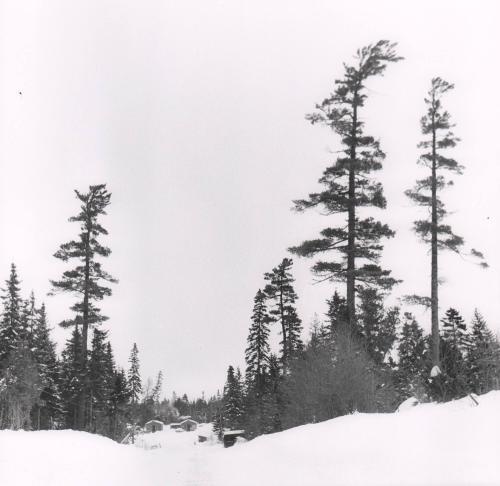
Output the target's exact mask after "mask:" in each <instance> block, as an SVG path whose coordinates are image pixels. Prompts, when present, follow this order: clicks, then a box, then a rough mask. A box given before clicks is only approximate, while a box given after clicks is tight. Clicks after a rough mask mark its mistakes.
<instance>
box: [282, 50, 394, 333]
mask: <svg viewBox="0 0 500 486" xmlns="http://www.w3.org/2000/svg"><path fill="white" fill-rule="evenodd" d="M395 46H396V44H394V43H391V42H389V41H386V40H381V41H379V42H377V43H376V44H374V45H369V46H367V47H364V48H362V49H360V50H358V52H357V55H356V63H355V65H347V64H345V65H344V70H345V72H344V76H343V78H341V79H338V80H336V81H335V84H336V87H335V90H334V92H333V93H332V94H331V95H330V96H328V97H327V98H325V99H324V100H323V101H322V102H321V103H320V104H318V105H317V106H316V108H317V111H316V112H315V113H313V114H311V115H308V116H307V119H308V120H309V121H310V122H311V123H313V124H316V123H319V124H321V125H324V126H326V127H328V128H330V129H331V130H333V132H334V133H336V134H337V135H338V136H339V137H340V140H341V145H342V149H341V150H340V155H339V157H338V158H337V160H336V161H335V162H334V163H333V164H332V165H331V166H329V167H327V168H326V169H325V171H324V172H323V176H322V177H321V178H320V179H319V182H320V183H321V184H322V185H323V186H325V189H324V190H323V191H321V192H317V193H312V194H310V195H309V197H308V198H307V199H301V200H297V201H295V209H296V210H297V211H304V210H306V209H310V208H321V209H322V212H323V214H325V215H327V216H330V217H331V216H333V215H339V216H342V217H343V218H342V219H343V221H339V224H337V225H336V226H329V227H327V228H325V229H323V230H322V231H321V233H320V236H319V237H318V238H316V239H313V240H307V241H304V242H303V243H302V244H300V245H299V246H295V247H293V248H291V249H290V250H291V251H292V252H293V253H295V254H297V255H299V256H302V257H314V256H317V255H323V254H325V253H329V252H337V253H338V255H339V256H338V258H337V259H336V260H333V261H331V260H326V259H323V258H322V259H320V260H318V261H317V262H316V263H315V264H314V266H313V268H312V270H313V273H314V274H315V275H317V276H318V277H319V279H320V280H331V281H336V282H345V284H346V298H347V314H348V321H349V324H350V326H351V328H352V329H354V328H355V325H356V299H355V293H356V292H357V290H358V289H359V288H360V287H363V286H377V287H382V288H385V289H389V288H391V287H392V285H394V284H395V283H396V280H395V279H394V278H392V277H391V276H390V271H389V270H384V269H382V268H381V267H380V266H379V264H378V262H379V258H380V254H381V251H382V248H383V247H382V243H381V240H382V239H383V238H390V237H392V236H394V232H393V231H392V230H391V229H390V228H389V227H388V226H387V225H385V224H382V223H380V222H379V221H377V220H375V219H374V218H372V217H366V218H360V215H359V210H360V208H363V207H376V208H385V206H386V200H385V197H384V195H383V190H382V185H381V183H380V182H377V181H376V180H374V179H373V177H372V173H373V172H374V171H378V170H380V169H381V168H382V161H383V159H384V157H385V154H384V152H383V151H382V149H381V148H380V144H379V142H378V141H377V140H376V139H375V138H374V137H372V136H370V135H367V134H365V132H364V122H363V121H362V114H361V109H362V108H363V107H364V105H365V102H366V100H367V97H368V94H367V85H366V83H367V81H368V80H369V79H370V78H371V77H373V76H379V75H382V74H383V72H384V71H385V69H386V67H387V65H388V64H389V63H393V62H397V61H399V60H401V59H402V58H401V57H399V56H397V55H396V52H395Z"/></svg>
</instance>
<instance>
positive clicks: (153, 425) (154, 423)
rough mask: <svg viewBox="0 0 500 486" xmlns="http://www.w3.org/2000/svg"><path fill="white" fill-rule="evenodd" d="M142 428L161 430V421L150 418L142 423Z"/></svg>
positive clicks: (151, 430)
mask: <svg viewBox="0 0 500 486" xmlns="http://www.w3.org/2000/svg"><path fill="white" fill-rule="evenodd" d="M144 430H145V431H146V432H153V433H154V432H158V431H159V430H163V422H160V421H159V420H150V421H149V422H146V423H145V424H144Z"/></svg>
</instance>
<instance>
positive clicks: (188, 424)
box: [170, 418, 198, 432]
mask: <svg viewBox="0 0 500 486" xmlns="http://www.w3.org/2000/svg"><path fill="white" fill-rule="evenodd" d="M197 427H198V422H197V421H196V420H193V419H191V418H188V419H185V420H183V421H182V422H177V423H175V424H170V428H171V429H182V430H185V431H186V432H191V431H192V430H196V429H197Z"/></svg>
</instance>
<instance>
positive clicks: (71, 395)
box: [60, 326, 84, 429]
mask: <svg viewBox="0 0 500 486" xmlns="http://www.w3.org/2000/svg"><path fill="white" fill-rule="evenodd" d="M81 349H82V338H81V333H80V331H79V330H78V327H77V326H75V328H74V329H73V331H72V333H71V337H70V338H69V339H68V340H67V341H66V346H65V348H64V350H63V352H62V355H61V385H60V386H61V398H62V403H63V412H64V416H65V422H66V423H65V426H66V428H70V429H73V428H77V427H78V422H77V412H78V397H79V396H80V394H81V390H82V388H83V378H84V377H83V375H82V373H81V368H80V362H79V359H80V356H81Z"/></svg>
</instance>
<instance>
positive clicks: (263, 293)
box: [213, 258, 500, 438]
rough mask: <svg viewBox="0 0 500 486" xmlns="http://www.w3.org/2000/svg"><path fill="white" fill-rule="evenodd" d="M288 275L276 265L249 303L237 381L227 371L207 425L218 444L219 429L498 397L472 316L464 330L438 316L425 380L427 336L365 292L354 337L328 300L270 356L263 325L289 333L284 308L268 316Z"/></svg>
mask: <svg viewBox="0 0 500 486" xmlns="http://www.w3.org/2000/svg"><path fill="white" fill-rule="evenodd" d="M290 267H291V260H290V259H287V258H285V259H284V260H283V262H282V263H281V264H280V265H279V266H278V267H276V268H275V269H274V270H273V272H272V275H277V274H280V275H281V278H280V279H279V281H280V284H281V285H280V288H281V290H280V291H279V292H278V293H276V292H275V290H276V289H275V288H272V287H271V288H269V287H264V290H259V291H258V292H257V294H256V296H255V300H254V312H253V314H252V318H251V325H250V329H249V334H248V341H247V350H246V355H245V360H246V366H247V367H246V372H245V375H244V376H243V375H242V373H241V372H240V370H239V369H236V370H235V369H234V367H233V366H230V367H229V368H228V371H227V378H226V383H225V387H224V393H223V397H222V402H221V405H220V408H219V409H218V410H217V414H216V416H215V417H214V419H213V424H214V429H215V431H216V432H217V433H218V435H219V436H220V437H222V433H223V431H224V430H225V429H232V430H234V429H243V430H245V431H246V434H247V436H248V437H250V438H253V437H256V436H258V435H261V434H266V433H271V432H277V431H280V430H284V429H287V428H290V427H294V426H297V425H302V424H306V423H314V422H318V421H322V420H328V419H331V418H334V417H338V416H341V415H346V414H351V413H354V412H356V411H358V412H392V411H394V410H395V409H396V408H397V406H398V405H399V404H400V403H401V402H402V401H404V400H405V399H406V398H409V397H416V398H417V399H418V400H421V401H428V400H440V401H444V400H450V399H454V398H459V397H463V396H465V395H467V394H469V393H476V394H481V393H486V392H488V391H490V390H492V389H498V388H499V382H500V343H499V341H498V339H497V337H496V336H495V335H494V334H493V332H492V331H491V330H490V329H489V328H488V326H487V324H486V322H485V320H484V319H483V317H482V316H481V314H480V313H479V312H478V311H477V310H476V311H475V313H474V317H473V319H472V322H471V324H470V326H466V323H465V321H464V319H463V318H462V317H461V315H460V313H459V312H458V311H457V310H455V309H452V308H450V309H449V310H448V311H447V312H446V314H445V316H444V317H443V319H442V320H441V329H442V330H441V333H440V337H441V339H440V355H441V373H440V374H438V375H435V376H434V375H433V373H432V369H433V360H432V339H431V335H426V334H425V333H424V330H423V329H422V327H421V326H420V325H419V324H418V322H417V321H416V319H415V317H414V316H413V315H412V314H410V313H402V312H401V310H400V309H399V308H398V307H386V306H385V304H384V296H383V295H382V294H381V293H379V292H377V291H375V290H373V289H365V290H364V291H362V292H360V294H359V303H358V305H357V320H356V324H355V326H354V328H352V327H351V326H350V324H349V322H348V320H347V315H348V314H347V311H348V308H347V301H346V299H345V298H344V297H341V296H340V295H339V294H338V293H337V292H335V293H334V295H333V296H332V298H331V299H329V300H328V301H327V304H328V311H327V314H326V315H325V316H324V318H323V319H321V320H320V319H316V320H315V322H314V323H313V325H312V328H311V331H310V336H309V339H308V341H307V343H305V344H303V343H302V342H301V340H300V339H297V338H292V339H291V342H293V344H287V346H285V345H284V344H283V343H284V342H287V338H285V339H282V342H281V346H280V350H279V351H278V352H277V353H273V352H272V350H271V348H272V346H271V344H270V334H271V331H272V326H273V325H275V324H276V323H278V324H279V326H278V327H279V329H285V332H286V331H287V330H288V324H287V316H293V319H292V321H293V322H294V328H295V329H298V328H299V326H297V322H300V321H299V320H298V318H297V317H296V310H295V307H294V305H293V304H289V305H288V306H287V309H288V310H287V311H286V312H285V313H284V314H281V313H278V314H276V312H275V311H276V304H277V303H278V304H279V303H280V302H282V301H287V300H288V301H289V299H287V296H290V295H294V299H293V300H295V298H296V295H295V292H294V290H293V278H292V276H291V273H290ZM267 275H270V274H266V276H267ZM283 289H286V291H284V290H283ZM282 292H283V294H282ZM282 295H283V298H282V297H281V296H282ZM285 308H286V307H285ZM283 321H284V322H285V324H284V326H282V323H283ZM280 332H281V336H282V337H283V335H285V336H292V334H290V333H289V334H283V331H280Z"/></svg>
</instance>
